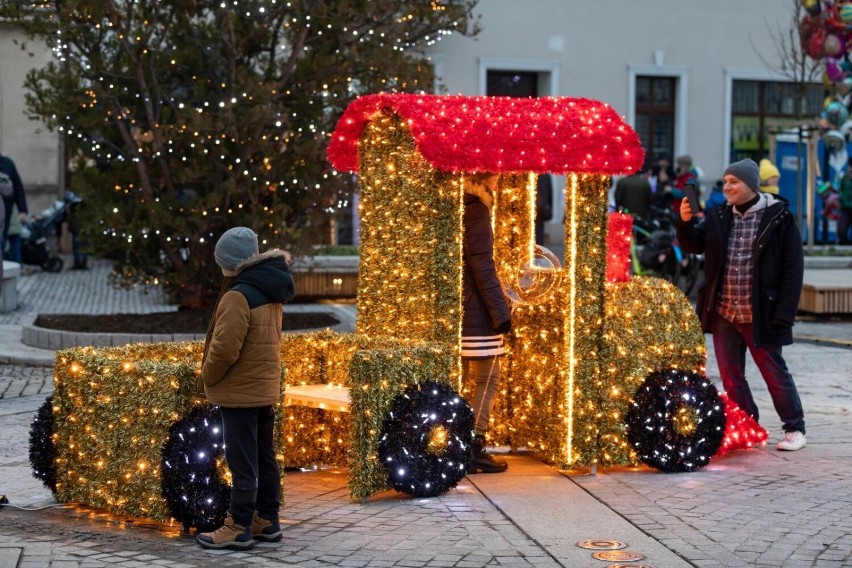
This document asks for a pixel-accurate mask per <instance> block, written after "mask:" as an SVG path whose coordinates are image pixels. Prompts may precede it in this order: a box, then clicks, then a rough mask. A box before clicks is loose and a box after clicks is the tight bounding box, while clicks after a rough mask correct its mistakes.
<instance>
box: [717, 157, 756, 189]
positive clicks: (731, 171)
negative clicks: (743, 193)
mask: <svg viewBox="0 0 852 568" xmlns="http://www.w3.org/2000/svg"><path fill="white" fill-rule="evenodd" d="M725 175H726V176H727V175H732V176H734V177H736V178H737V179H739V180H740V181H741V182H743V183H744V184H746V185H747V186H749V187H750V188H751V189H752V191H754V192H755V193H760V168H759V167H758V166H757V163H756V162H755V161H754V160H750V159H748V158H746V159H745V160H740V161H739V162H734V163H733V164H731V165H730V166H728V168H727V169H726V170H725Z"/></svg>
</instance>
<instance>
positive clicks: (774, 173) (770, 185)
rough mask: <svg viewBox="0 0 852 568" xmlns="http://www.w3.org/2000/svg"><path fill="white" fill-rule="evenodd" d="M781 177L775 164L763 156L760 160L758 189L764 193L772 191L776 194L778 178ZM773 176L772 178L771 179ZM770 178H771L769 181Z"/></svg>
mask: <svg viewBox="0 0 852 568" xmlns="http://www.w3.org/2000/svg"><path fill="white" fill-rule="evenodd" d="M780 177H781V172H779V171H778V168H776V167H775V165H774V164H773V163H772V162H770V161H769V160H767V159H766V158H763V159H762V160H760V190H761V191H763V192H764V193H773V194H775V195H778V178H780ZM773 178H774V179H773ZM770 180H772V181H771V182H770Z"/></svg>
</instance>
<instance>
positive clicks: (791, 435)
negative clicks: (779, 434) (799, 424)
mask: <svg viewBox="0 0 852 568" xmlns="http://www.w3.org/2000/svg"><path fill="white" fill-rule="evenodd" d="M806 443H807V441H806V440H805V435H804V434H803V433H802V432H799V431H798V430H794V431H793V432H787V433H785V434H784V437H783V438H782V439H781V441H780V442H778V445H777V446H776V448H777V449H779V450H785V451H788V452H795V451H796V450H801V449H802V448H804V447H805V444H806Z"/></svg>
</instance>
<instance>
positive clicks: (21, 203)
mask: <svg viewBox="0 0 852 568" xmlns="http://www.w3.org/2000/svg"><path fill="white" fill-rule="evenodd" d="M0 173H3V174H6V175H7V176H9V180H10V181H11V182H12V193H11V195H9V196H6V195H5V194H4V195H3V205H4V206H5V208H6V213H5V215H4V216H3V237H2V238H0V251H5V250H6V239H7V238H8V236H9V221H10V220H11V218H12V206H13V205H17V206H18V219H19V220H20V221H21V223H23V222H24V221H25V220H26V219H27V214H28V212H29V209H27V194H26V191H25V190H24V184H23V182H22V181H21V176H20V175H19V174H18V168H16V167H15V162H13V161H12V159H11V158H9V157H7V156H4V155H3V154H0Z"/></svg>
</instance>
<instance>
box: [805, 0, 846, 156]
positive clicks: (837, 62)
mask: <svg viewBox="0 0 852 568" xmlns="http://www.w3.org/2000/svg"><path fill="white" fill-rule="evenodd" d="M799 2H800V3H801V6H802V8H804V11H805V14H804V16H803V17H802V20H801V21H800V22H799V38H800V39H801V42H802V49H804V51H805V53H807V54H808V56H810V57H811V58H813V59H815V60H821V61H822V63H823V69H824V72H823V83H824V84H825V86H826V88H827V89H828V90H829V92H830V94H829V96H828V97H826V99H825V102H824V104H823V110H822V112H821V113H820V131H821V132H822V138H823V141H824V142H825V144H826V146H827V147H828V148H829V149H830V150H837V149H840V148H842V147H843V146H844V145H845V144H846V138H847V136H848V135H849V134H850V132H852V122H850V121H849V109H850V108H852V1H841V0H799Z"/></svg>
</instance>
